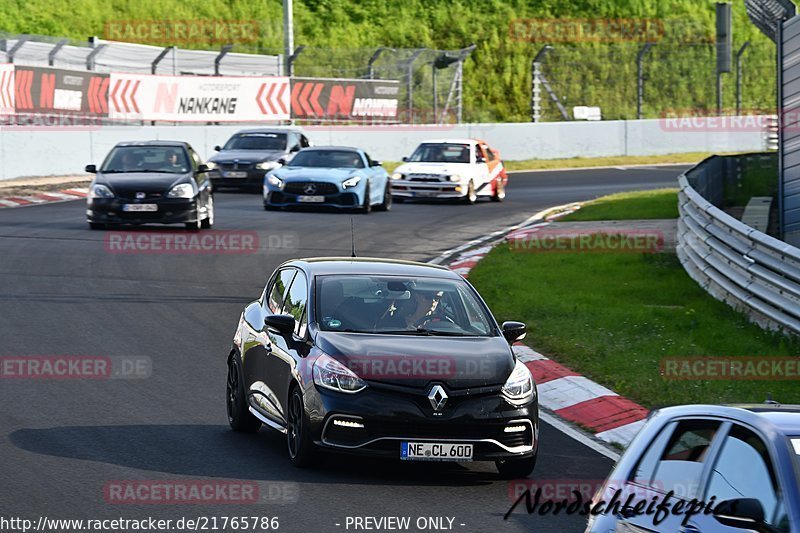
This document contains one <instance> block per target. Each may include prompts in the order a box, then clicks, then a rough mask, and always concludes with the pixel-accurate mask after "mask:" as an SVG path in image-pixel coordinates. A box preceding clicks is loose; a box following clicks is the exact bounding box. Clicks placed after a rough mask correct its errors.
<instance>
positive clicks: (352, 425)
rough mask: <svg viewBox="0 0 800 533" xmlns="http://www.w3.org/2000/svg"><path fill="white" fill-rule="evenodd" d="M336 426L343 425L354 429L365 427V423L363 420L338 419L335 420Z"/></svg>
mask: <svg viewBox="0 0 800 533" xmlns="http://www.w3.org/2000/svg"><path fill="white" fill-rule="evenodd" d="M333 425H334V426H341V427H343V428H352V429H364V424H362V423H361V422H354V421H352V420H339V419H336V420H334V421H333Z"/></svg>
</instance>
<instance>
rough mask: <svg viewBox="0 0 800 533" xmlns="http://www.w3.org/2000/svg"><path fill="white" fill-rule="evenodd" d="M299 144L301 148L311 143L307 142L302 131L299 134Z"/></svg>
mask: <svg viewBox="0 0 800 533" xmlns="http://www.w3.org/2000/svg"><path fill="white" fill-rule="evenodd" d="M300 146H301V147H302V148H308V147H309V146H311V143H309V142H308V137H306V136H305V135H303V134H302V133H301V134H300Z"/></svg>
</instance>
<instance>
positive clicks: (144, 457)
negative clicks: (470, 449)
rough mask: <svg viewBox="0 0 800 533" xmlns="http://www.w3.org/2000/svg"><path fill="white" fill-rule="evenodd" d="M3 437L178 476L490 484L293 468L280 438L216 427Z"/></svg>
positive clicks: (345, 468)
mask: <svg viewBox="0 0 800 533" xmlns="http://www.w3.org/2000/svg"><path fill="white" fill-rule="evenodd" d="M9 439H10V441H11V442H12V443H13V444H14V445H15V446H17V447H18V448H21V449H23V450H25V451H28V452H31V453H37V454H44V455H50V456H55V457H65V458H70V459H80V460H84V461H94V462H100V463H107V464H113V465H118V466H123V467H128V468H136V469H140V470H144V471H156V472H165V473H170V474H177V475H181V476H201V477H219V478H226V479H247V480H269V481H280V480H287V481H289V480H291V481H296V482H311V483H349V484H353V483H361V484H384V483H392V484H401V485H431V486H459V487H463V486H481V485H489V484H492V483H494V482H496V481H498V476H497V474H496V473H494V465H491V469H483V470H482V471H481V470H476V469H474V468H466V467H464V466H461V465H458V464H453V463H408V462H400V461H396V460H388V459H374V458H364V457H358V456H354V455H339V454H337V455H326V457H325V461H324V462H323V463H322V464H321V465H320V466H318V467H317V468H315V469H299V468H295V467H294V466H292V465H291V464H290V462H289V459H288V457H287V455H286V438H285V437H284V436H283V435H281V434H279V433H277V432H274V431H271V430H267V429H262V430H261V431H259V432H258V433H256V434H241V433H234V432H233V431H231V430H230V429H228V428H227V426H218V425H131V426H68V427H54V428H47V429H20V430H17V431H15V432H13V433H11V434H10V435H9ZM487 465H488V463H487Z"/></svg>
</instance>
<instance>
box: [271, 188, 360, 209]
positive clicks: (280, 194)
mask: <svg viewBox="0 0 800 533" xmlns="http://www.w3.org/2000/svg"><path fill="white" fill-rule="evenodd" d="M301 196H308V195H301V194H292V193H289V192H285V191H282V190H278V189H272V188H270V189H267V190H266V191H265V196H264V205H265V206H269V207H312V208H313V207H333V208H342V209H353V208H355V207H359V206H361V205H362V203H363V202H362V195H361V194H359V193H358V192H357V191H356V190H354V189H349V190H348V191H347V192H344V191H341V192H335V193H333V194H324V195H319V196H323V197H324V201H323V202H301V201H300V200H299V199H300V197H301Z"/></svg>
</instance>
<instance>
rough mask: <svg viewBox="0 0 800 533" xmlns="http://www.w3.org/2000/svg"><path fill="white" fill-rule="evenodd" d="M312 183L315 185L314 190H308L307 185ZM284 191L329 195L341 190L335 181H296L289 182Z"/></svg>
mask: <svg viewBox="0 0 800 533" xmlns="http://www.w3.org/2000/svg"><path fill="white" fill-rule="evenodd" d="M310 185H313V186H314V187H315V190H314V191H313V192H310V191H307V190H306V187H307V186H310ZM283 192H285V193H288V194H306V195H328V194H337V193H338V192H339V188H338V187H337V186H336V185H335V184H333V183H325V182H311V181H294V182H290V183H287V184H286V186H285V187H284V188H283Z"/></svg>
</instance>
